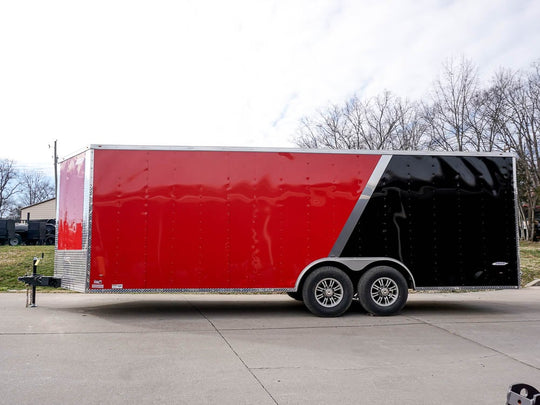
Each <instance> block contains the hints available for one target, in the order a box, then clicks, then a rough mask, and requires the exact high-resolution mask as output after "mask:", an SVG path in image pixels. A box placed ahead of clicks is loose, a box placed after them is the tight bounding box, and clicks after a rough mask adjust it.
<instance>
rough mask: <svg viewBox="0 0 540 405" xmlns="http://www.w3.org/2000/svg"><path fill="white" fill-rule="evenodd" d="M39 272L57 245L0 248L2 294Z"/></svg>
mask: <svg viewBox="0 0 540 405" xmlns="http://www.w3.org/2000/svg"><path fill="white" fill-rule="evenodd" d="M42 253H43V254H44V258H43V260H41V263H40V265H39V266H38V269H37V272H38V273H39V274H43V275H47V276H52V275H53V272H54V246H14V247H12V246H0V291H9V290H24V289H26V287H25V285H24V284H23V283H21V282H20V281H18V280H17V277H20V276H24V275H25V274H27V273H28V274H30V273H32V259H33V258H34V257H39V258H41V254H42ZM520 255H521V271H522V273H523V274H522V277H521V285H522V286H523V285H525V284H527V283H529V282H530V281H532V280H534V279H540V243H538V242H536V243H533V242H522V243H521V247H520ZM39 290H41V291H50V290H54V289H52V288H50V287H39Z"/></svg>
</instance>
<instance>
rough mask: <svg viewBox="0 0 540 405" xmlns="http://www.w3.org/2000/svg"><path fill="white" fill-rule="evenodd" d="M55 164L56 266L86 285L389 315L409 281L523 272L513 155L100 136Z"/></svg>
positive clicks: (66, 279)
mask: <svg viewBox="0 0 540 405" xmlns="http://www.w3.org/2000/svg"><path fill="white" fill-rule="evenodd" d="M59 173H60V179H59V190H58V191H59V194H58V215H57V218H58V233H57V240H56V257H55V277H57V278H61V285H62V287H64V288H67V289H71V290H75V291H79V292H93V293H120V292H130V293H133V292H270V291H272V292H287V293H289V294H290V295H291V296H292V297H294V298H297V299H301V300H303V301H304V303H305V304H306V306H307V307H308V308H309V309H310V310H311V311H312V312H313V313H314V314H316V315H320V316H339V315H341V314H343V313H344V312H345V311H346V310H347V309H348V308H349V306H350V304H351V301H352V299H353V297H358V299H359V300H360V303H361V304H362V306H363V307H364V308H365V309H366V310H367V311H369V312H371V313H374V314H378V315H389V314H394V313H397V312H399V311H400V310H401V309H402V308H403V306H404V305H405V302H406V300H407V294H408V289H419V290H422V289H456V288H460V289H482V288H484V289H486V288H487V289H496V288H518V286H519V282H520V273H519V257H518V239H517V221H516V190H515V186H516V180H515V159H514V157H513V156H512V155H510V154H504V153H489V154H488V153H478V154H467V153H461V154H446V153H444V154H443V153H429V154H427V153H420V152H407V153H403V152H380V151H377V152H375V151H369V152H368V151H330V150H299V149H271V150H266V149H242V148H227V149H224V148H222V149H205V148H181V147H178V148H176V147H148V146H112V145H92V146H90V147H88V148H87V149H85V150H84V151H82V152H80V153H78V154H75V155H73V156H70V157H68V158H66V159H65V160H64V161H62V162H61V163H60V170H59Z"/></svg>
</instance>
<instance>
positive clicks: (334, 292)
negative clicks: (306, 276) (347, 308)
mask: <svg viewBox="0 0 540 405" xmlns="http://www.w3.org/2000/svg"><path fill="white" fill-rule="evenodd" d="M315 299H316V300H317V302H318V303H319V304H320V305H322V306H323V307H325V308H332V307H335V306H336V305H338V304H339V303H340V302H341V301H342V300H343V286H342V285H341V283H340V282H339V281H338V280H336V279H335V278H325V279H322V280H321V281H319V282H318V283H317V285H316V286H315Z"/></svg>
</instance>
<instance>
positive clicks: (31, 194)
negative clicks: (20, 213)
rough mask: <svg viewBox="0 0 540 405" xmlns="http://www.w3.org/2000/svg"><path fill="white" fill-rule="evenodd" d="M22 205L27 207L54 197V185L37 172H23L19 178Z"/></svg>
mask: <svg viewBox="0 0 540 405" xmlns="http://www.w3.org/2000/svg"><path fill="white" fill-rule="evenodd" d="M19 181H20V196H19V201H20V202H21V203H22V205H25V206H28V205H33V204H37V203H39V202H42V201H45V200H48V199H50V198H53V197H54V185H53V184H52V182H51V180H50V179H48V178H47V177H46V176H44V175H43V173H41V172H39V171H37V170H29V171H24V172H22V173H21V174H20V176H19Z"/></svg>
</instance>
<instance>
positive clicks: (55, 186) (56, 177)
mask: <svg viewBox="0 0 540 405" xmlns="http://www.w3.org/2000/svg"><path fill="white" fill-rule="evenodd" d="M54 198H58V156H57V154H56V139H55V140H54Z"/></svg>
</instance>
